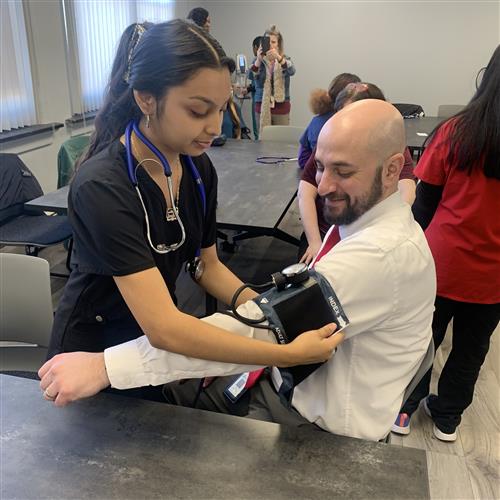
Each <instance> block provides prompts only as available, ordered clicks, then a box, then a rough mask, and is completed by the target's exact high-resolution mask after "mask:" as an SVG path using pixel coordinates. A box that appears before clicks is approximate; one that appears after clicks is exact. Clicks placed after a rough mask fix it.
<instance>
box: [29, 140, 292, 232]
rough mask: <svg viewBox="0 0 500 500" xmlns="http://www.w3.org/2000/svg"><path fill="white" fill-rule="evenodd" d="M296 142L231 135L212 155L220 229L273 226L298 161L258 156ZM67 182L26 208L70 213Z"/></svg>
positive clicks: (287, 149)
mask: <svg viewBox="0 0 500 500" xmlns="http://www.w3.org/2000/svg"><path fill="white" fill-rule="evenodd" d="M297 150H298V145H296V144H287V143H282V142H254V141H248V140H242V141H236V140H228V141H227V143H226V144H225V145H224V146H222V147H213V148H211V149H210V150H209V152H208V155H209V156H210V158H211V160H212V162H213V163H214V166H215V169H216V170H217V174H218V176H219V193H218V210H217V222H218V224H219V225H220V227H222V228H229V229H233V228H236V229H246V228H254V229H255V228H274V227H275V226H276V225H277V223H278V222H279V220H280V217H281V216H282V215H283V212H284V211H286V209H287V207H288V203H289V202H290V201H291V200H292V198H293V197H294V195H295V192H296V190H297V185H298V180H299V169H298V164H297V162H296V161H293V162H286V163H282V164H278V165H266V164H261V163H257V162H256V159H257V157H259V156H283V157H289V158H294V157H296V156H297ZM68 189H69V188H68V186H65V187H63V188H60V189H58V190H57V191H54V192H52V193H47V194H46V195H44V196H41V197H39V198H36V199H34V200H32V201H30V202H28V203H25V207H26V209H27V210H28V211H32V212H36V211H38V212H39V211H40V210H47V211H53V212H57V213H60V214H65V213H67V208H68Z"/></svg>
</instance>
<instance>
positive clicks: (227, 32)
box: [199, 1, 500, 126]
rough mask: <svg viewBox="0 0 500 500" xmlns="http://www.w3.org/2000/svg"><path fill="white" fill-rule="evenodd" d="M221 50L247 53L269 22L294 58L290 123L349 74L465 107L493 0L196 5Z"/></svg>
mask: <svg viewBox="0 0 500 500" xmlns="http://www.w3.org/2000/svg"><path fill="white" fill-rule="evenodd" d="M199 3H200V5H202V6H203V7H205V8H206V9H207V10H208V11H209V12H210V15H211V20H212V34H213V35H214V36H215V37H216V38H218V39H219V41H220V42H221V43H222V45H223V47H224V48H225V50H226V52H228V53H229V54H231V55H234V54H236V53H237V52H244V53H246V54H247V56H249V55H250V54H251V50H250V45H251V41H252V40H253V38H254V37H255V36H257V35H259V34H262V33H263V32H264V30H265V29H266V27H267V26H269V25H270V24H274V23H276V25H277V26H278V28H279V29H280V30H281V32H282V34H283V36H284V40H285V51H286V53H287V54H289V55H290V56H291V57H292V59H293V60H294V62H295V64H296V67H297V73H296V75H295V76H294V77H292V84H291V93H292V115H291V118H292V124H293V125H299V126H302V125H306V124H307V123H308V121H309V119H310V117H311V113H310V111H309V109H308V104H307V102H308V97H309V93H310V91H311V90H312V89H313V88H315V87H322V88H326V87H327V86H328V84H329V82H330V80H331V79H332V78H333V77H334V76H335V75H336V74H338V73H340V72H344V71H348V72H352V73H356V74H358V75H359V76H360V77H361V78H362V79H363V80H365V81H369V82H373V83H375V84H377V85H379V86H380V87H381V88H382V90H383V91H384V93H385V94H386V96H387V98H388V99H390V100H392V101H393V102H411V103H417V104H421V105H422V106H423V108H424V110H425V112H426V114H427V115H435V114H436V112H437V106H438V105H439V104H462V103H463V104H465V103H467V102H468V101H469V99H470V97H471V96H472V94H473V92H474V89H475V87H474V81H475V76H476V74H477V71H478V70H479V69H480V68H481V67H483V66H485V65H486V63H487V62H488V59H489V58H490V56H491V54H492V52H493V50H494V48H495V47H496V46H497V44H498V42H499V39H500V27H499V17H500V2H486V1H469V2H467V1H466V2H462V1H456V2H438V1H436V2H434V1H431V2H429V1H426V2H423V1H416V2H408V1H401V2H397V1H396V2H383V1H365V2H362V1H361V2H358V1H356V2H313V1H299V2H275V1H266V2H258V1H254V2H247V1H241V2H238V1H230V2H226V1H204V2H199Z"/></svg>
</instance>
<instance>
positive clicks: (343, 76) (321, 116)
mask: <svg viewBox="0 0 500 500" xmlns="http://www.w3.org/2000/svg"><path fill="white" fill-rule="evenodd" d="M358 82H361V79H360V78H359V76H357V75H353V74H352V73H340V75H337V76H336V77H335V78H334V79H333V80H332V81H331V83H330V86H329V87H328V90H324V89H316V90H313V91H312V92H311V97H310V98H309V107H310V108H311V111H312V112H313V114H314V115H316V116H314V117H313V119H312V120H311V121H310V122H309V125H308V126H307V127H306V129H305V130H304V133H303V134H302V136H301V138H300V140H299V142H300V145H299V154H298V157H299V160H298V161H299V166H300V168H304V167H305V166H306V163H307V160H308V159H309V157H310V156H311V154H312V152H313V151H314V149H316V143H317V142H318V136H319V133H320V131H321V129H322V128H323V125H324V124H325V123H326V122H327V121H328V120H329V119H330V118H331V117H332V116H333V108H334V106H335V99H337V96H338V95H339V92H340V91H341V90H344V88H345V87H346V86H347V85H348V84H349V83H358Z"/></svg>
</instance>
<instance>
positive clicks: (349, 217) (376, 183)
mask: <svg viewBox="0 0 500 500" xmlns="http://www.w3.org/2000/svg"><path fill="white" fill-rule="evenodd" d="M381 197H382V165H380V166H379V167H377V170H376V172H375V178H374V179H373V183H372V186H371V188H370V192H369V193H367V194H365V195H363V196H362V197H361V198H360V199H359V200H357V201H356V202H355V203H351V198H350V196H349V195H347V194H346V195H345V204H346V207H345V208H344V210H342V212H340V213H338V214H336V213H334V212H333V210H331V209H330V208H329V207H328V205H327V204H326V203H325V205H324V208H323V215H324V216H325V220H326V222H328V224H336V225H339V226H343V225H346V224H352V223H353V222H354V221H356V220H358V219H359V218H360V217H361V216H362V215H363V214H364V213H366V212H368V210H370V208H372V207H373V206H375V205H376V204H377V203H378V202H379V201H380V198H381ZM323 198H328V196H324V197H323Z"/></svg>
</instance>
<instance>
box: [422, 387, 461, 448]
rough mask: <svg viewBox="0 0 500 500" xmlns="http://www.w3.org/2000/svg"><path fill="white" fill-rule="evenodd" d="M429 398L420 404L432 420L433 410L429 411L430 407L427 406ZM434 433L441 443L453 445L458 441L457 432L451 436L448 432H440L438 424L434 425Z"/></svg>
mask: <svg viewBox="0 0 500 500" xmlns="http://www.w3.org/2000/svg"><path fill="white" fill-rule="evenodd" d="M428 397H429V396H427V397H426V398H424V399H422V401H421V402H420V404H421V405H422V408H423V409H424V412H425V414H426V415H427V416H428V417H429V418H430V419H431V420H432V415H431V410H429V407H428V406H427V399H428ZM432 432H433V433H434V436H436V437H437V438H438V439H439V440H440V441H444V442H446V443H453V442H454V441H456V440H457V433H456V431H454V432H452V433H451V434H447V433H446V432H443V431H441V430H439V429H438V428H437V426H436V424H434V425H433V426H432Z"/></svg>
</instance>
